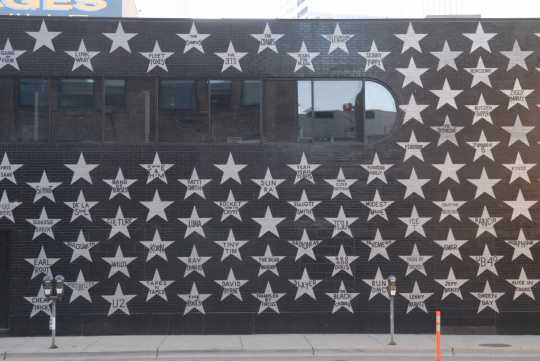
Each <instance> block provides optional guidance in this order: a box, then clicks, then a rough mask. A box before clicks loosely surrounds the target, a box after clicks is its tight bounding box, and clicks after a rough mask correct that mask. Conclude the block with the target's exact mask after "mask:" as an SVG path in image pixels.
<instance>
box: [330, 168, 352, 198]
mask: <svg viewBox="0 0 540 361" xmlns="http://www.w3.org/2000/svg"><path fill="white" fill-rule="evenodd" d="M324 181H325V182H326V183H328V184H330V185H331V186H332V196H331V197H330V199H334V198H336V197H337V196H339V195H340V194H343V195H344V196H345V197H347V198H349V199H350V198H352V196H351V191H350V187H351V186H352V185H353V184H354V183H356V182H357V181H358V179H347V178H345V175H344V174H343V168H339V170H338V175H337V177H336V178H335V179H325V180H324Z"/></svg>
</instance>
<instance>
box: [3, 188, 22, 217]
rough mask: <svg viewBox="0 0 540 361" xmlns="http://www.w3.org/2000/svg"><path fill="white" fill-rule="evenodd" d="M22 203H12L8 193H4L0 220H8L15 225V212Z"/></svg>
mask: <svg viewBox="0 0 540 361" xmlns="http://www.w3.org/2000/svg"><path fill="white" fill-rule="evenodd" d="M21 204H22V202H10V201H9V198H8V195H7V192H6V191H5V190H4V192H2V198H1V199H0V219H2V218H7V219H8V220H9V221H11V222H12V223H15V218H14V217H13V210H14V209H15V208H17V207H18V206H20V205H21Z"/></svg>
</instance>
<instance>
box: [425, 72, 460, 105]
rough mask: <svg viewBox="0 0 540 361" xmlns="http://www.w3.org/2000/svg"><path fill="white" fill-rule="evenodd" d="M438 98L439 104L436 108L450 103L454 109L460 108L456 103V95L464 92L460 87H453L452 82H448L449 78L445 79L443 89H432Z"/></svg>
mask: <svg viewBox="0 0 540 361" xmlns="http://www.w3.org/2000/svg"><path fill="white" fill-rule="evenodd" d="M430 92H432V93H433V94H435V96H436V97H437V98H439V99H438V100H437V106H436V107H435V109H437V110H439V109H441V108H442V107H444V106H445V105H448V106H450V107H452V108H454V109H456V110H457V109H458V106H457V105H456V97H457V96H458V95H459V94H461V93H462V92H463V90H459V89H452V87H451V86H450V84H449V83H448V78H446V79H444V84H443V86H442V88H441V89H433V90H430Z"/></svg>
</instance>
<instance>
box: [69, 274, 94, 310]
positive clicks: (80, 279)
mask: <svg viewBox="0 0 540 361" xmlns="http://www.w3.org/2000/svg"><path fill="white" fill-rule="evenodd" d="M64 283H65V285H66V286H67V287H68V288H70V289H71V296H70V297H69V303H72V302H73V301H75V300H76V299H77V298H79V297H82V298H84V299H85V300H87V301H88V302H90V303H92V297H91V296H90V289H92V287H94V286H96V285H97V284H98V283H99V282H98V281H87V280H86V279H85V278H84V274H83V272H82V270H79V274H78V275H77V279H76V280H75V281H71V282H64Z"/></svg>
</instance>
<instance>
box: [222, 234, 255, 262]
mask: <svg viewBox="0 0 540 361" xmlns="http://www.w3.org/2000/svg"><path fill="white" fill-rule="evenodd" d="M248 242H249V241H247V240H236V237H235V236H234V232H233V230H232V229H230V230H229V234H228V236H227V239H226V240H225V241H214V243H215V244H217V245H218V246H220V247H221V248H222V249H223V253H222V254H221V262H223V261H225V260H226V259H227V258H229V257H233V258H236V259H237V260H239V261H242V255H241V254H240V248H242V247H243V246H245V245H246V244H247V243H248Z"/></svg>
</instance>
